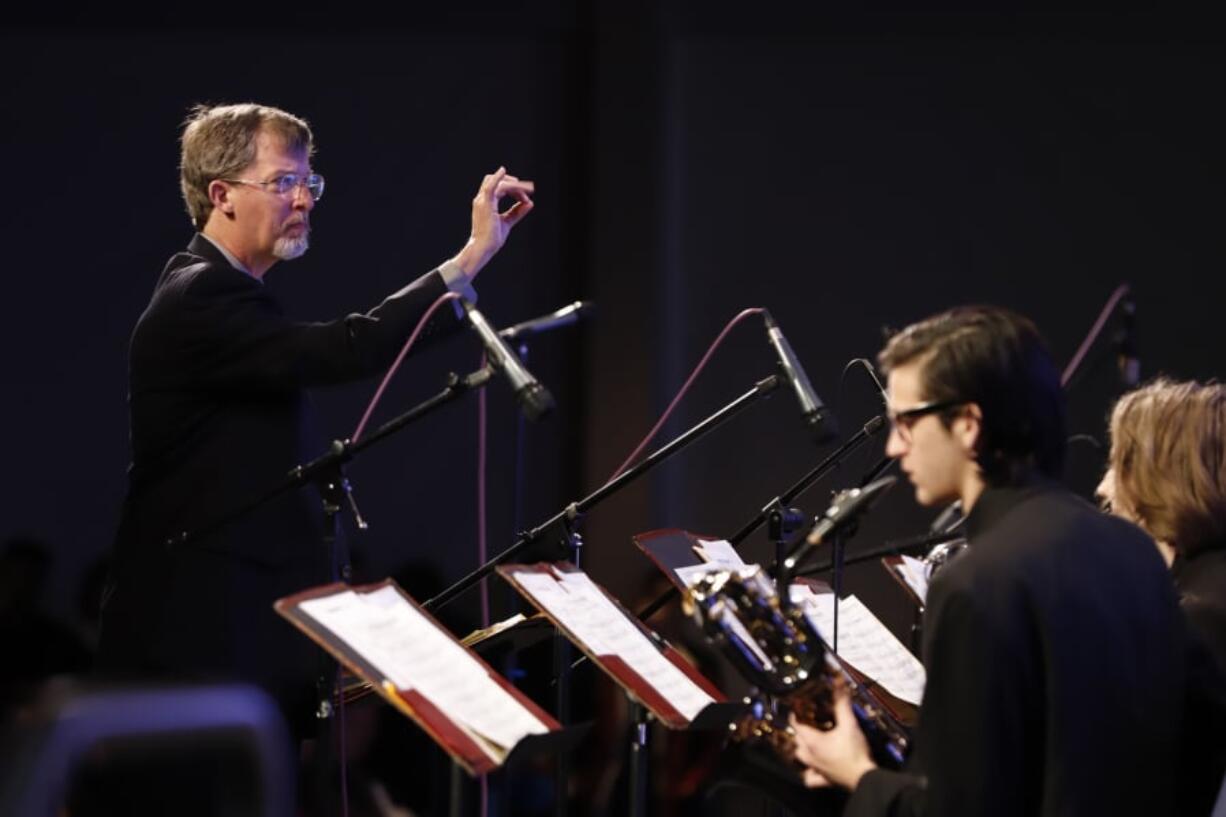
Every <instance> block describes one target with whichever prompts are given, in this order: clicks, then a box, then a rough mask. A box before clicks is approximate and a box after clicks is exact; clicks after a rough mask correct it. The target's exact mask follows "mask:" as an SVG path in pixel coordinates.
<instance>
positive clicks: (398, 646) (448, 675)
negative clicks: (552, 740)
mask: <svg viewBox="0 0 1226 817" xmlns="http://www.w3.org/2000/svg"><path fill="white" fill-rule="evenodd" d="M299 608H300V609H301V610H302V611H303V612H304V613H306V614H307V615H309V616H311V617H312V618H313V619H315V620H316V621H318V622H319V623H320V624H322V625H323V626H325V627H327V628H328V629H329V630H331V631H332V632H333V633H335V634H336V635H337V636H338V637H339V638H341V639H342V640H343V641H345V642H346V643H348V644H349V645H350V646H351V647H352V648H353V649H354V650H355V651H356V652H357V653H358V654H360V655H361V656H362V657H363V658H364V659H365V660H366V661H368V662H369V663H370V664H372V665H373V666H374V667H375V668H376V669H378V671H379V672H380V673H382V674H383V675H384V676H385V677H386V678H387V680H389V681H391V682H392V684H394V685H395V686H396V687H397V688H398V689H402V690H408V689H412V690H415V691H416V692H418V693H420V694H421V695H424V696H425V697H426V698H428V699H429V700H430V702H431V703H433V704H434V705H435V706H436V707H438V708H439V709H440V710H442V711H443V712H444V713H445V714H446V715H447V716H448V717H450V718H452V719H453V720H455V721H456V722H458V723H460V724H461V725H463V726H465V727H466V728H468V729H469V730H470V731H472V732H474V733H476V734H478V735H480V736H482V737H484V738H486V739H487V740H489V741H490V742H492V743H494V744H496V745H498V746H500V747H503V748H505V749H511V748H513V747H514V746H515V744H516V743H518V742H519V741H520V740H521V739H523V738H524V737H526V736H527V735H531V734H540V733H542V732H547V731H548V729H547V728H546V726H545V724H543V723H541V722H540V720H539V719H537V717H536V716H535V715H533V714H532V713H531V712H530V711H529V710H528V709H527V708H526V707H525V706H524V705H523V704H522V703H520V702H519V701H518V700H517V699H516V698H515V697H514V696H513V695H511V694H510V693H509V692H507V690H506V689H504V688H503V687H502V686H500V685H499V684H498V682H496V681H495V680H494V679H493V678H491V677H490V675H489V671H488V670H486V668H485V667H484V666H482V665H481V664H480V663H479V662H478V661H477V660H476V659H475V658H473V656H472V655H471V654H470V653H469V652H468V651H467V650H465V649H464V648H463V647H461V646H460V645H459V644H457V643H455V641H453V640H452V639H451V637H450V636H448V635H447V634H446V633H444V632H443V631H442V630H440V629H439V628H438V627H437V626H436V625H435V624H434V623H433V622H432V621H430V620H429V619H428V618H426V616H425V615H423V614H422V613H421V612H420V611H419V610H417V608H415V607H414V606H413V605H412V604H409V603H408V602H407V601H405V599H404V597H403V596H401V595H400V593H399V592H397V590H396V588H395V587H393V586H391V585H388V586H386V587H381V588H379V589H378V590H375V591H372V592H370V593H355V592H353V591H352V590H346V591H343V592H341V593H337V594H334V595H332V596H326V597H323V598H318V599H311V600H308V601H304V602H302V603H301V604H300V605H299Z"/></svg>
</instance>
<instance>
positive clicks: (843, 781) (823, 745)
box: [791, 685, 877, 789]
mask: <svg viewBox="0 0 1226 817" xmlns="http://www.w3.org/2000/svg"><path fill="white" fill-rule="evenodd" d="M791 723H792V728H793V729H794V730H796V759H797V760H799V761H800V762H801V763H803V764H804V765H805V766H806V767H808V768H807V769H806V770H805V774H804V781H805V785H806V786H809V787H810V788H819V787H823V786H828V785H832V784H833V785H835V786H842V787H843V788H845V789H854V788H855V787H856V786H857V785H858V784H859V782H860V778H861V777H863V776H864V774H865V772H868V771H871V770H872V769H875V768H877V764H875V763H873V758H872V755H871V754H870V753H869V749H868V741H867V740H866V739H865V737H864V733H863V732H861V731H860V724H859V723H857V722H856V716H855V714H854V713H853V712H852V711H851V696H850V695H849V694H848V692H847V689H846V687H844V686H842V685H838V686H837V687H836V689H835V695H834V728H833V729H831V730H830V731H828V732H823V731H821V730H820V729H815V728H813V727H812V726H805V725H804V724H802V723H800V722H799V721H797V720H796V716H795V715H792V716H791Z"/></svg>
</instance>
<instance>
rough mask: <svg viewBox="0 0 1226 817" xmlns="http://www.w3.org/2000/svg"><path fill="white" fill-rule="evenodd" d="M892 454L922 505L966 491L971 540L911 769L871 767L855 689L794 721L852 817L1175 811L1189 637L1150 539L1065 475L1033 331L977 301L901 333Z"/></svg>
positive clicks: (936, 624)
mask: <svg viewBox="0 0 1226 817" xmlns="http://www.w3.org/2000/svg"><path fill="white" fill-rule="evenodd" d="M880 360H881V363H882V366H883V368H885V369H886V370H887V371H888V372H889V389H888V390H889V395H888V399H889V404H890V405H889V416H890V420H891V421H892V426H891V430H890V438H889V442H888V443H887V448H886V451H887V453H888V454H889V455H890V456H892V457H895V458H897V459H898V460H899V463H900V464H901V467H902V470H903V471H904V472H905V473H906V474H907V476H908V478H909V479H910V480H911V482H912V484H913V485H914V487H915V494H916V499H917V501H918V502H919V503H920V504H922V505H940V504H947V503H949V502H952V501H953V500H961V502H962V506H963V508H964V509H965V510H966V512H967V520H966V523H965V524H966V533H967V537H968V541H969V543H970V547H969V548H968V550H967V551H965V555H960V556H959V557H958V558H957V559H955V560H954V561H952V562H951V563H949V564H948V565H947V566H946V567H945V568H944V569H943V570H942V572H941V573H939V574H937V576H936V577H935V579H934V581H933V583H932V585H931V588H930V591H929V594H928V605H927V610H926V612H925V621H924V644H923V658H924V664H925V667H926V669H927V686H926V689H925V692H924V699H923V704H922V706H921V709H920V715H919V724H918V731H917V734H916V739H915V742H914V747H915V748H914V751H913V753H912V757H911V758H910V759H909V762H908V765H907V768H906V770H905V771H903V772H893V771H887V770H883V769H879V768H876V766H875V765H874V763H873V761H872V759H871V757H870V756H869V752H868V749H867V746H866V743H865V739H864V736H863V734H862V733H861V732H860V729H859V728H858V726H857V724H856V721H855V718H854V716H853V714H852V709H851V705H850V703H849V702H848V699H847V697H846V696H845V695H840V696H839V697H838V698H837V706H836V725H835V726H834V728H833V729H831V730H830V731H828V732H822V731H819V730H817V729H811V728H809V727H806V726H802V725H797V731H798V752H797V757H798V758H799V759H800V760H801V761H802V762H803V763H805V764H806V766H807V767H808V773H807V780H808V781H809V782H810V784H812V785H829V784H834V785H837V786H841V787H844V788H846V789H849V790H851V797H850V799H849V800H848V803H847V807H846V809H845V812H844V813H845V814H848V815H884V814H890V815H898V814H916V815H919V814H929V815H1066V814H1111V815H1117V816H1118V815H1148V814H1166V813H1170V809H1171V807H1172V803H1173V794H1174V792H1173V774H1174V759H1175V758H1176V757H1177V756H1178V755H1177V752H1176V751H1175V749H1176V746H1177V743H1178V730H1179V727H1180V721H1181V717H1182V699H1181V695H1182V685H1183V672H1184V664H1183V660H1184V644H1183V640H1182V633H1181V628H1180V622H1179V618H1178V609H1177V606H1176V601H1175V598H1174V594H1173V592H1172V589H1171V586H1170V581H1169V580H1168V579H1167V577H1166V576H1165V573H1164V569H1163V568H1164V566H1163V563H1162V560H1161V559H1160V558H1159V557H1158V555H1157V551H1156V550H1155V549H1154V547H1153V545H1152V543H1151V542H1150V541H1149V540H1148V538H1147V537H1146V536H1145V535H1144V534H1143V533H1142V532H1141V531H1140V530H1138V529H1137V528H1135V527H1134V526H1132V525H1130V524H1128V523H1127V522H1124V521H1122V520H1119V519H1115V518H1112V517H1109V516H1106V515H1104V514H1102V513H1100V512H1098V511H1097V510H1096V509H1095V508H1093V507H1092V506H1091V505H1089V504H1088V503H1085V502H1083V501H1081V500H1080V499H1079V498H1077V497H1075V496H1073V495H1072V494H1071V493H1069V492H1068V491H1067V490H1065V489H1064V488H1063V487H1061V486H1060V485H1059V484H1057V483H1056V482H1055V481H1054V479H1055V478H1056V477H1057V476H1058V474H1059V472H1060V469H1061V465H1062V462H1063V458H1064V445H1065V430H1064V395H1063V390H1062V388H1061V386H1060V379H1059V375H1058V373H1057V370H1056V367H1055V366H1054V364H1053V362H1052V360H1051V358H1050V356H1049V355H1048V353H1047V351H1046V349H1045V348H1044V347H1043V344H1042V342H1041V340H1040V338H1039V335H1038V332H1037V331H1036V330H1035V328H1034V326H1033V324H1031V323H1030V321H1028V320H1026V319H1025V318H1022V317H1020V316H1017V315H1015V314H1012V313H1010V312H1007V311H1004V310H1000V309H993V308H981V307H974V308H963V309H955V310H952V311H950V312H946V313H944V314H941V315H937V316H936V317H933V318H930V319H928V320H925V321H922V322H920V323H918V324H915V325H913V326H911V327H908V328H907V329H906V330H904V331H903V332H901V333H899V334H898V335H897V336H895V337H894V338H893V339H892V340H891V341H890V343H889V344H888V345H887V346H886V348H885V350H884V351H883V352H882V354H881V357H880Z"/></svg>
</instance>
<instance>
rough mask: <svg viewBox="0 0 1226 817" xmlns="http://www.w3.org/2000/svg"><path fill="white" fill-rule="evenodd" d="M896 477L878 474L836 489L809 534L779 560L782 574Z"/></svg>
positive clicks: (856, 514) (790, 572) (789, 573)
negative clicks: (862, 483) (873, 479)
mask: <svg viewBox="0 0 1226 817" xmlns="http://www.w3.org/2000/svg"><path fill="white" fill-rule="evenodd" d="M897 481H898V477H896V476H893V475H891V476H888V477H882V478H881V479H879V480H877V481H876V482H870V483H869V484H868V485H865V486H864V487H863V488H851V489H850V490H847V491H839V493H838V494H836V495H835V497H834V500H833V501H832V502H831V503H830V507H829V508H827V509H826V512H825V513H824V514H822V515H821V518H819V519H818V520H817V524H816V525H814V526H813V529H812V530H811V531H809V535H808V536H806V537H805V538H804V540H803V541H801V543H800V544H799V545H797V546H796V547H795V548H794V549H793V550H792V552H791V553H790V554H788V556H787V558H786V559H784V560H783V569H784V571H785V575H787V576H792V575H794V572H795V570H796V565H798V564H800V563H801V562H802V561H803V560H804V559H805V557H807V556H808V555H809V554H810V553H811V552H812V551H813V548H815V547H817V546H818V545H820V544H821V543H822V541H823V540H824V539H825V538H826V537H828V536H829V535H830V534H832V533H834V532H835V531H836V530H838V529H840V528H843V527H846V526H847V525H848V524H849V523H850V522H852V521H853V520H855V519H857V518H859V517H860V515H861V514H863V513H864V512H865V511H867V510H868V509H869V508H870V507H871V506H872V504H873V503H874V502H876V501H877V498H878V497H880V496H881V495H882V494H883V493H885V490H886V489H887V488H889V487H890V486H892V485H893V484H894V483H895V482H897Z"/></svg>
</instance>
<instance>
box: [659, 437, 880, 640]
mask: <svg viewBox="0 0 1226 817" xmlns="http://www.w3.org/2000/svg"><path fill="white" fill-rule="evenodd" d="M885 427H886V421H885V418H884V417H882V416H881V415H880V414H878V415H877V416H876V417H873V418H872V419H871V420H869V421H868V422H867V423H865V424H864V426H863V427H862V428H861V429H860V430H859V431H857V432H856V433H855V434H853V435H851V436H850V437H848V438H847V440H846V441H845V442H844V443H843V444H842V445H840V446H839V447H838V448H837V449H835V450H834V452H832V453H831V454H830V455H829V456H828V457H826V459H824V460H822V461H821V462H819V463H818V464H817V465H816V466H815V467H814V468H812V469H811V470H810V471H809V472H808V473H806V474H805V475H804V476H802V477H801V478H800V479H798V480H796V482H794V483H793V484H792V486H791V487H789V488H788V489H787V490H786V491H784V492H783V493H782V494H780V495H779V496H777V497H775V498H774V499H772V500H771V501H770V502H768V503H766V505H765V506H764V507H763V508H762V510H760V511H758V514H757V515H756V516H755V517H754V518H753V519H751V520H749V521H748V522H746V523H745V524H744V525H742V526H741V528H740V530H738V531H737V532H736V533H734V534H733V535H732V536H731V537H730V538H729V539H728V541H729V542H730V543H731V544H732V546H733V547H734V548H735V547H737V546H738V545H740V544H741V543H742V542H744V541H745V539H747V538H748V537H749V536H750V535H751V534H752V533H753V532H754V531H756V530H757V529H758V528H760V527H761V526H762V525H763V524H764V523H765V522H768V521H769V520H770V518H771V516H772V515H774V514H780V513H783V512H784V511H790V509H788V505H789V504H790V503H791V502H792V500H794V499H795V498H796V497H798V496H800V495H801V494H802V493H804V492H805V491H807V490H808V489H809V488H810V487H811V486H812V485H813V483H815V482H817V481H818V480H819V479H821V478H822V477H824V476H826V474H828V473H830V472H831V471H833V470H834V469H835V468H837V467H838V466H839V465H840V464H842V462H843V460H844V459H846V458H847V456H848V455H849V454H851V452H853V451H855V450H856V449H857V448H859V447H860V446H861V445H863V444H864V443H865V442H866V441H867V440H868V439H869V438H870V437H872V436H873V435H874V434H876V433H877V432H879V431H881V430H882V429H883V428H885ZM783 527H785V526H783V525H781V528H783ZM780 532H781V534H782V530H781V531H780ZM782 555H783V548H782V544H781V543H779V542H776V560H777V561H779V557H781V556H782ZM776 575H778V573H777V572H776ZM676 593H677V589H676V588H675V587H670V588H668V590H666V591H664V592H663V593H661V594H660V596H659V598H657V599H656V600H655V601H653V602H652V603H651V604H649V605H647V606H646V607H644V608H643V609H642V610H641V611H640V612H639V614H638V617H639V620H641V621H646V620H647V619H649V618H651V617H652V616H653V615H655V614H656V613H657V612H659V610H660V608H661V607H663V606H664V605H665V604H667V603H668V602H669V601H670V600H671V599H672V597H673V596H674V595H675V594H676Z"/></svg>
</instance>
